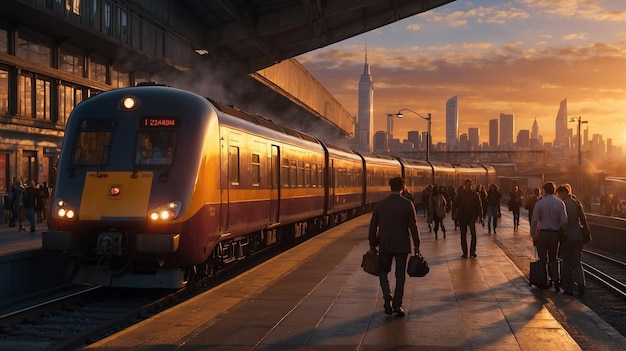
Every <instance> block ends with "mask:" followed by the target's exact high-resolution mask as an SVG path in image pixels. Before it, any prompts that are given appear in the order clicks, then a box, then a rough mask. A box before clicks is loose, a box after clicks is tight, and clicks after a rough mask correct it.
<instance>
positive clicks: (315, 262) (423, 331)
mask: <svg viewBox="0 0 626 351" xmlns="http://www.w3.org/2000/svg"><path fill="white" fill-rule="evenodd" d="M369 219H370V214H366V215H363V216H361V217H359V218H356V219H354V220H352V221H350V222H348V223H345V224H342V225H340V226H338V227H336V228H334V229H332V230H330V231H327V232H325V233H323V234H321V235H318V236H316V237H314V238H312V239H310V240H308V241H307V242H305V243H303V244H301V245H299V246H298V247H295V248H293V249H291V250H289V251H288V252H286V253H284V254H282V255H279V256H277V257H275V258H273V259H271V260H269V261H267V262H265V263H263V264H260V265H259V266H257V267H256V268H254V269H253V270H251V271H248V272H246V273H244V274H242V275H240V276H238V277H236V278H234V279H232V280H230V281H229V282H226V283H224V284H222V285H220V286H218V287H216V288H214V289H212V290H210V291H208V292H206V293H203V294H202V295H199V296H197V297H195V298H193V299H191V300H189V301H187V302H185V303H183V304H181V305H179V306H176V307H174V308H171V309H168V310H167V311H165V312H162V313H160V314H158V315H155V316H153V317H151V318H149V319H148V320H145V321H143V322H140V323H138V324H136V325H134V326H132V327H130V328H128V329H126V330H124V331H122V332H120V333H117V334H115V335H113V336H110V337H108V338H106V339H104V340H102V341H100V342H97V343H94V344H92V345H89V346H87V347H85V349H88V350H127V349H128V350H130V349H133V350H218V351H221V350H224V351H239V350H305V351H308V350H364V351H369V350H494V351H495V350H497V351H502V350H559V351H566V350H581V349H582V350H624V349H626V341H625V339H624V338H623V337H622V336H621V335H620V334H619V333H617V332H616V331H615V330H614V329H613V328H611V327H610V326H609V325H608V324H606V323H605V322H604V321H602V320H601V319H600V318H599V317H598V316H597V315H596V314H595V313H593V312H592V311H590V310H589V309H588V308H587V307H586V306H585V305H584V304H582V303H581V302H580V301H578V300H577V299H576V298H574V297H570V296H566V295H563V294H558V293H556V292H554V291H553V290H544V291H541V290H536V289H533V288H531V287H529V285H528V279H527V277H526V276H525V274H524V272H523V270H520V269H519V268H518V266H516V264H515V263H517V264H521V266H523V265H524V264H526V266H527V265H528V262H529V261H530V259H532V258H533V257H534V256H533V251H532V243H531V241H530V238H529V236H528V225H527V223H525V224H522V226H521V228H520V230H518V231H513V229H512V227H513V226H512V222H511V219H510V216H509V215H508V214H504V213H503V218H502V223H501V225H500V226H499V227H498V234H496V235H494V234H491V235H489V234H487V230H486V228H482V227H480V226H478V233H479V234H478V249H477V254H478V257H477V258H461V249H460V241H459V231H458V230H453V229H452V228H454V225H453V224H452V222H451V221H450V220H449V219H447V220H446V227H447V228H448V231H447V238H445V239H443V238H442V235H441V233H440V236H439V240H434V235H433V233H429V232H428V228H427V227H426V225H425V222H424V220H423V218H422V217H421V216H420V220H421V221H422V222H421V223H420V230H421V231H422V245H421V252H422V254H423V255H424V256H425V258H426V259H427V261H428V263H429V265H430V273H429V274H428V275H427V276H426V277H423V278H411V277H407V280H406V286H405V295H404V309H405V311H406V316H405V317H397V316H395V315H393V316H388V315H386V314H385V313H384V311H383V299H382V295H381V290H380V287H379V283H378V278H377V277H374V276H371V275H369V274H367V273H365V272H363V270H362V269H361V267H360V263H361V257H362V255H363V254H364V253H365V252H366V251H367V250H368V243H367V239H366V238H367V227H368V224H369ZM501 247H502V248H504V251H503V249H501ZM505 251H507V252H509V254H511V252H513V253H514V254H513V255H514V256H515V257H513V259H511V258H509V257H508V256H507V255H506V254H505ZM390 280H391V283H392V287H393V286H394V278H393V273H391V274H390ZM551 311H552V312H551Z"/></svg>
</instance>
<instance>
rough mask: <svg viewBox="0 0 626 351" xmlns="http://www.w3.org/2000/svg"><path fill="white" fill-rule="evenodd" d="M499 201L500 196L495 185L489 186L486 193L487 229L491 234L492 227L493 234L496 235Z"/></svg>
mask: <svg viewBox="0 0 626 351" xmlns="http://www.w3.org/2000/svg"><path fill="white" fill-rule="evenodd" d="M500 199H502V194H501V193H500V191H499V190H498V186H497V185H495V184H491V185H489V190H488V191H487V229H488V230H489V234H491V227H492V226H493V233H494V234H497V233H496V228H497V227H498V215H499V214H500Z"/></svg>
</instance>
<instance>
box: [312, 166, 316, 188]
mask: <svg viewBox="0 0 626 351" xmlns="http://www.w3.org/2000/svg"><path fill="white" fill-rule="evenodd" d="M311 186H312V187H313V188H317V164H316V163H314V164H312V165H311Z"/></svg>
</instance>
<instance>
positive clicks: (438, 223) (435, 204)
mask: <svg viewBox="0 0 626 351" xmlns="http://www.w3.org/2000/svg"><path fill="white" fill-rule="evenodd" d="M429 202H430V205H428V207H430V209H431V211H430V214H429V216H428V221H429V222H434V223H435V227H434V230H435V240H437V239H438V237H437V235H438V232H439V228H441V231H442V232H443V237H444V239H445V237H446V227H445V226H444V225H443V219H444V218H445V217H446V207H447V204H448V203H447V201H446V198H445V197H444V196H443V194H442V193H440V192H439V189H438V188H437V187H435V188H433V194H432V196H431V197H430V200H429Z"/></svg>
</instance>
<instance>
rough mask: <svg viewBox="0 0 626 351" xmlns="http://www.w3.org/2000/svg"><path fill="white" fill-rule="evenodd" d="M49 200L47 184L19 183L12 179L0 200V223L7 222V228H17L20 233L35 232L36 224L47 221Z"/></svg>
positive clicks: (24, 181)
mask: <svg viewBox="0 0 626 351" xmlns="http://www.w3.org/2000/svg"><path fill="white" fill-rule="evenodd" d="M49 199H50V188H49V187H48V184H47V182H43V183H41V184H35V181H33V180H30V181H27V180H23V181H20V180H17V179H15V178H13V181H12V182H11V187H10V189H8V191H7V195H6V196H4V198H3V199H0V200H2V201H0V209H1V210H2V211H0V213H1V214H2V216H0V220H1V222H2V223H6V222H9V227H15V226H17V227H18V230H19V231H20V232H25V231H26V230H27V229H28V230H30V232H35V231H36V230H37V227H36V223H42V222H43V221H45V220H46V219H47V209H48V208H49V204H48V201H49ZM27 227H28V228H27Z"/></svg>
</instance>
